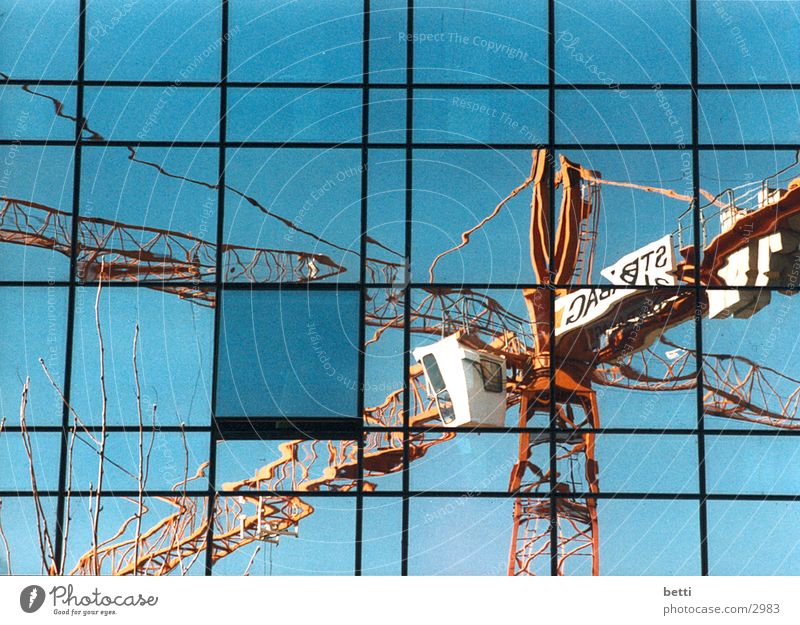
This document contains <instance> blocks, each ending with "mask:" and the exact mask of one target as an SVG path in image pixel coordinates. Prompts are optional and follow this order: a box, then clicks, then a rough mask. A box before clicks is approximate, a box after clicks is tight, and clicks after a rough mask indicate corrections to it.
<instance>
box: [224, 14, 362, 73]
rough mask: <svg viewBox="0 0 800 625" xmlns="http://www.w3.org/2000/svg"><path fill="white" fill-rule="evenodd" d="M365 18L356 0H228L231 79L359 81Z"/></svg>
mask: <svg viewBox="0 0 800 625" xmlns="http://www.w3.org/2000/svg"><path fill="white" fill-rule="evenodd" d="M363 20H364V18H363V14H362V4H361V2H359V1H357V0H342V1H340V2H313V1H310V0H301V1H300V2H290V3H278V2H269V3H264V2H252V1H245V2H232V3H231V7H230V26H229V29H230V33H231V40H230V67H231V80H236V81H250V82H252V81H264V82H270V81H273V82H275V81H281V82H283V81H292V82H302V81H318V82H326V83H327V82H339V81H348V82H359V81H360V80H361V42H362V40H363V34H362V24H363ZM373 36H374V35H373Z"/></svg>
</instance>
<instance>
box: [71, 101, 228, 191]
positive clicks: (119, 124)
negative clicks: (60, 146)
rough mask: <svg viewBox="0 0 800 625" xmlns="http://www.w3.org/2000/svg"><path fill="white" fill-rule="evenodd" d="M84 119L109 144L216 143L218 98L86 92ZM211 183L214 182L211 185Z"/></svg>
mask: <svg viewBox="0 0 800 625" xmlns="http://www.w3.org/2000/svg"><path fill="white" fill-rule="evenodd" d="M85 97H86V102H85V104H84V106H85V108H86V115H87V117H89V118H90V119H91V120H92V127H93V128H95V129H97V131H98V132H99V133H100V134H102V135H103V136H104V137H105V138H106V139H109V140H125V141H216V140H217V139H218V132H219V131H218V124H219V94H218V92H217V91H216V90H211V89H192V88H187V87H176V86H175V85H170V86H168V87H163V88H161V87H134V88H127V87H102V88H96V89H95V88H87V89H86V96H85ZM211 181H213V178H212V179H211V180H210V182H211Z"/></svg>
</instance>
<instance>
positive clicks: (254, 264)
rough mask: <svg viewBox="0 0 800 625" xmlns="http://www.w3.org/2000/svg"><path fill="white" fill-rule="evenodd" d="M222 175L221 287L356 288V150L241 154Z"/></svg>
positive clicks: (230, 159)
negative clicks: (312, 284)
mask: <svg viewBox="0 0 800 625" xmlns="http://www.w3.org/2000/svg"><path fill="white" fill-rule="evenodd" d="M227 168H228V173H227V183H228V190H227V193H226V196H225V199H226V206H225V208H226V211H225V239H226V242H227V243H229V244H231V245H235V246H237V247H236V249H230V250H228V251H227V253H226V254H225V256H224V258H223V266H224V271H225V274H224V275H225V280H226V281H228V282H303V281H311V280H313V281H323V280H330V279H336V280H337V281H341V282H355V281H357V280H358V276H359V260H360V258H359V250H360V242H359V235H360V232H361V201H360V197H361V195H360V194H361V175H362V173H363V172H362V170H361V155H360V152H359V151H358V150H349V149H348V150H325V151H320V150H305V149H283V150H280V149H278V150H264V149H242V150H236V151H235V152H232V153H230V154H229V155H228V160H227Z"/></svg>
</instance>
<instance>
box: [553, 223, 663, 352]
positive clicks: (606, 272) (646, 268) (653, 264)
mask: <svg viewBox="0 0 800 625" xmlns="http://www.w3.org/2000/svg"><path fill="white" fill-rule="evenodd" d="M600 275H602V276H603V277H604V278H606V279H607V280H609V281H610V282H611V283H613V284H614V285H619V286H675V285H676V284H677V280H676V278H675V250H674V248H673V247H672V235H670V234H668V235H666V236H663V237H661V238H660V239H658V240H657V241H653V242H652V243H648V244H647V245H645V246H644V247H641V248H639V249H638V250H636V251H635V252H631V253H630V254H626V255H625V256H623V257H622V258H620V259H619V260H618V261H617V262H616V263H614V264H613V265H611V266H610V267H606V268H605V269H603V270H602V271H601V272H600ZM637 293H641V289H617V288H614V287H605V286H604V287H599V288H592V289H578V290H576V291H573V292H572V293H569V294H567V295H563V296H561V297H558V298H556V310H555V321H556V327H555V334H556V336H561V335H562V334H564V333H565V332H569V331H570V330H574V329H576V328H579V327H582V326H585V325H589V324H590V323H592V322H594V321H597V320H598V319H600V318H601V317H604V316H605V315H606V314H608V312H609V311H610V310H611V308H612V306H614V304H616V303H618V302H621V301H622V300H624V299H627V298H628V297H631V296H633V295H636V294H637Z"/></svg>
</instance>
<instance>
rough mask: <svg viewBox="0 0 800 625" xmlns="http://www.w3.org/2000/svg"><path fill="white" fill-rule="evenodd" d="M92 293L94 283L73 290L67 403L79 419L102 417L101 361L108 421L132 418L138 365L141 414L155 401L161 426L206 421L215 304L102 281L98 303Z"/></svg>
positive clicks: (148, 412) (124, 421)
mask: <svg viewBox="0 0 800 625" xmlns="http://www.w3.org/2000/svg"><path fill="white" fill-rule="evenodd" d="M96 297H97V289H96V288H89V287H85V288H80V289H78V293H77V296H76V298H77V307H78V312H77V314H76V316H75V334H74V347H73V360H72V371H73V376H72V396H71V403H72V407H73V408H74V409H75V411H76V412H77V413H78V415H79V416H80V418H81V419H82V420H83V421H84V423H90V424H99V423H100V421H101V419H102V415H103V410H102V406H103V397H104V393H103V384H101V379H100V364H101V359H102V361H103V362H104V364H105V397H106V398H107V404H106V417H107V420H108V423H109V424H117V425H118V424H126V425H136V424H137V423H138V416H137V400H136V382H135V372H136V370H137V369H138V373H139V385H140V388H141V402H142V409H143V411H144V413H145V414H146V415H148V416H149V415H152V410H153V406H154V405H156V406H157V408H156V422H157V423H158V424H159V425H161V424H163V425H178V424H180V423H185V424H187V425H202V424H207V423H208V420H209V402H210V398H211V388H210V384H211V362H212V358H211V348H212V345H213V325H214V312H213V310H211V309H210V308H208V307H205V306H201V305H199V304H195V303H193V302H192V301H189V300H181V299H179V298H178V297H176V296H175V295H173V294H171V293H159V292H158V291H156V290H151V289H141V288H124V287H116V288H114V287H104V289H103V291H102V292H101V293H100V298H99V305H98V306H97V307H96V306H95V301H96ZM96 314H97V315H98V316H99V319H100V333H99V334H98V327H97V321H96V318H95V315H96ZM137 326H138V328H139V335H138V338H137V339H136V343H137V363H136V367H134V363H133V345H134V338H135V337H136V328H137ZM100 336H102V339H103V341H102V342H103V348H102V350H101V347H100ZM145 421H147V419H145Z"/></svg>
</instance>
